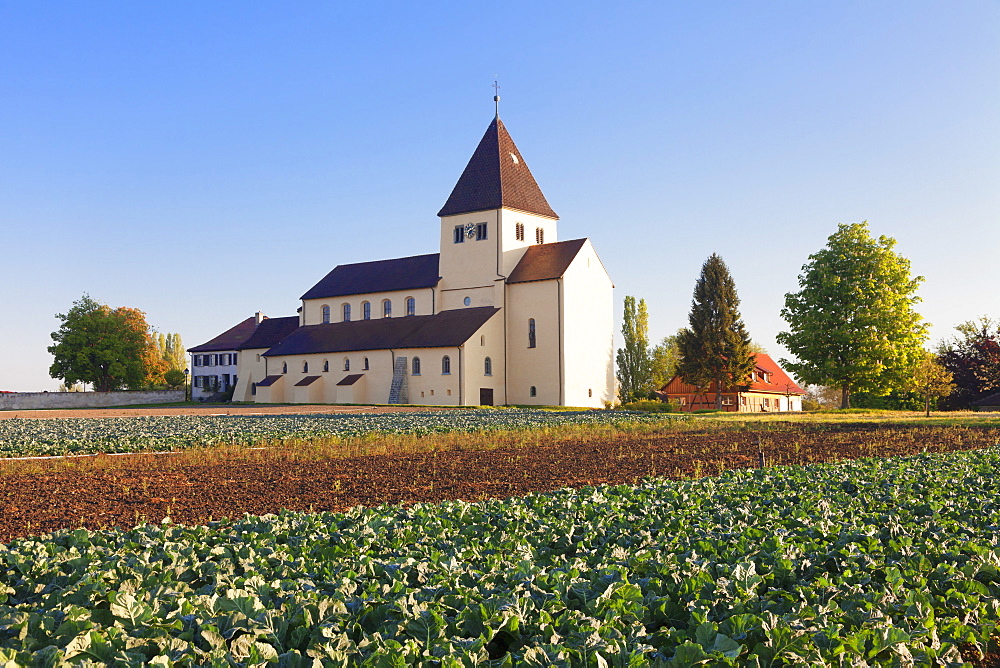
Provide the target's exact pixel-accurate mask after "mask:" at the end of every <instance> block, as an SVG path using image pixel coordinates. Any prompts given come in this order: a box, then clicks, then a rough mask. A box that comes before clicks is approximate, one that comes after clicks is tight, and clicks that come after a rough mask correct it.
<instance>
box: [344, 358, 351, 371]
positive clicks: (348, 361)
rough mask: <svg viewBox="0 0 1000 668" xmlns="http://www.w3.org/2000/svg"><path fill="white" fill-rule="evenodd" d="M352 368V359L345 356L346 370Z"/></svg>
mask: <svg viewBox="0 0 1000 668" xmlns="http://www.w3.org/2000/svg"><path fill="white" fill-rule="evenodd" d="M350 370H351V360H349V359H347V358H346V357H345V358H344V371H350Z"/></svg>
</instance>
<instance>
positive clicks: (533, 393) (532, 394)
mask: <svg viewBox="0 0 1000 668" xmlns="http://www.w3.org/2000/svg"><path fill="white" fill-rule="evenodd" d="M528 396H529V397H536V396H538V390H537V389H535V386H534V385H532V386H531V389H529V390H528Z"/></svg>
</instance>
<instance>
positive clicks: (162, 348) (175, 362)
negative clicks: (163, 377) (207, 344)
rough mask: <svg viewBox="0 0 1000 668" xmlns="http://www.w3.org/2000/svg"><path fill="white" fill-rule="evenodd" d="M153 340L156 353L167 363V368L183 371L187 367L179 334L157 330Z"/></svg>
mask: <svg viewBox="0 0 1000 668" xmlns="http://www.w3.org/2000/svg"><path fill="white" fill-rule="evenodd" d="M153 342H154V343H155V344H156V351H157V355H158V356H159V357H160V359H162V360H163V361H164V362H166V363H167V368H168V369H177V370H178V371H184V369H186V368H187V353H186V351H185V350H184V344H183V343H182V342H181V335H180V334H174V333H169V332H168V333H166V334H164V333H163V332H157V333H156V335H155V336H154V337H153Z"/></svg>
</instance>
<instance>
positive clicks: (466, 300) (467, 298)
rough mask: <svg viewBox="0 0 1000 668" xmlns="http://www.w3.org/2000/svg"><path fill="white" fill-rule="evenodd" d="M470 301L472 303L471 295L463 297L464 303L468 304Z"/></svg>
mask: <svg viewBox="0 0 1000 668" xmlns="http://www.w3.org/2000/svg"><path fill="white" fill-rule="evenodd" d="M471 303H472V298H471V297H466V298H465V305H466V306H468V305H469V304H471Z"/></svg>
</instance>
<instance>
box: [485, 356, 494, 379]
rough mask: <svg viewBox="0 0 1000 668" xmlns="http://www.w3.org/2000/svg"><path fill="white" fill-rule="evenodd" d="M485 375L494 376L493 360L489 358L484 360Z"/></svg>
mask: <svg viewBox="0 0 1000 668" xmlns="http://www.w3.org/2000/svg"><path fill="white" fill-rule="evenodd" d="M483 375H484V376H492V375H493V360H491V359H490V358H489V357H487V358H486V359H485V360H483Z"/></svg>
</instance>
